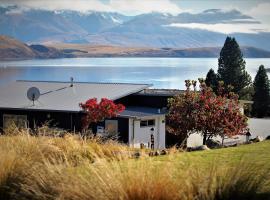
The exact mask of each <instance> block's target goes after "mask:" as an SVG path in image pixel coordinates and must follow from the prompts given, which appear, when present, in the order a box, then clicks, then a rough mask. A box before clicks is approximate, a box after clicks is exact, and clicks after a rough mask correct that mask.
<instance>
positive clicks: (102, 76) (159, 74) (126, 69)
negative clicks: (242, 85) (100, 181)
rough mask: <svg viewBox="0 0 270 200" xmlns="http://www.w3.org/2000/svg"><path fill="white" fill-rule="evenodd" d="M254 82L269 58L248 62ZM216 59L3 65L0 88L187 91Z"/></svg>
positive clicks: (0, 65) (88, 60)
mask: <svg viewBox="0 0 270 200" xmlns="http://www.w3.org/2000/svg"><path fill="white" fill-rule="evenodd" d="M245 60H246V69H247V71H248V73H250V75H251V76H252V77H253V78H254V76H255V74H256V71H257V69H258V67H259V65H261V64H263V65H264V66H265V67H266V68H269V67H270V59H269V58H265V59H264V58H248V59H245ZM217 65H218V59H217V58H64V59H48V60H25V61H7V62H3V61H2V62H0V84H5V83H7V82H9V81H13V80H42V81H69V79H70V77H73V78H74V80H75V81H82V82H121V83H150V84H153V88H171V89H184V80H186V79H197V78H200V77H205V76H206V73H207V72H208V70H209V69H210V68H213V69H215V70H216V69H217Z"/></svg>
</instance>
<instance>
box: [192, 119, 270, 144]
mask: <svg viewBox="0 0 270 200" xmlns="http://www.w3.org/2000/svg"><path fill="white" fill-rule="evenodd" d="M248 128H249V129H250V133H251V137H250V138H255V137H257V136H260V137H262V138H266V137H267V136H269V135H270V119H269V118H263V119H259V118H249V119H248ZM214 139H215V140H219V141H221V138H220V137H216V138H214ZM245 141H246V136H244V135H240V136H235V137H233V138H231V139H226V140H225V141H224V143H225V144H226V143H227V144H228V143H230V144H231V143H242V142H245ZM202 143H203V138H202V136H201V135H200V134H191V135H190V136H189V138H188V140H187V146H188V147H194V146H199V145H202Z"/></svg>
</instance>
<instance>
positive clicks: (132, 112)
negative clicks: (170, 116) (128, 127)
mask: <svg viewBox="0 0 270 200" xmlns="http://www.w3.org/2000/svg"><path fill="white" fill-rule="evenodd" d="M164 114H166V111H165V110H163V109H158V108H149V107H137V106H134V107H133V106H132V107H126V109H125V110H124V111H123V112H121V113H120V114H119V116H120V117H135V118H143V117H152V116H157V115H164Z"/></svg>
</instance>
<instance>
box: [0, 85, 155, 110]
mask: <svg viewBox="0 0 270 200" xmlns="http://www.w3.org/2000/svg"><path fill="white" fill-rule="evenodd" d="M70 85H71V83H70V82H56V81H16V82H12V83H9V84H7V85H4V86H0V94H1V95H0V108H12V109H31V110H53V111H75V112H77V111H80V108H79V103H81V102H85V101H86V100H88V99H90V98H97V99H98V100H100V99H101V98H108V99H111V100H116V99H119V98H121V97H124V96H127V95H130V94H133V93H137V92H139V91H141V90H143V89H145V88H148V87H150V86H151V85H148V84H132V83H94V82H92V83H91V82H73V87H71V86H70ZM31 87H37V88H38V89H39V91H40V94H41V95H40V97H39V99H38V100H37V101H35V102H34V105H33V103H32V102H31V101H30V100H29V99H28V98H27V95H26V94H27V90H28V89H29V88H31Z"/></svg>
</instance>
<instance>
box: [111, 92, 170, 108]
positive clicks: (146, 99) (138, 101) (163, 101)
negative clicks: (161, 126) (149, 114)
mask: <svg viewBox="0 0 270 200" xmlns="http://www.w3.org/2000/svg"><path fill="white" fill-rule="evenodd" d="M169 98H171V96H154V95H153V96H150V95H129V96H127V97H123V98H121V99H118V100H116V101H115V102H116V103H122V104H124V105H125V106H142V107H152V108H163V107H167V106H168V99H169Z"/></svg>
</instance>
